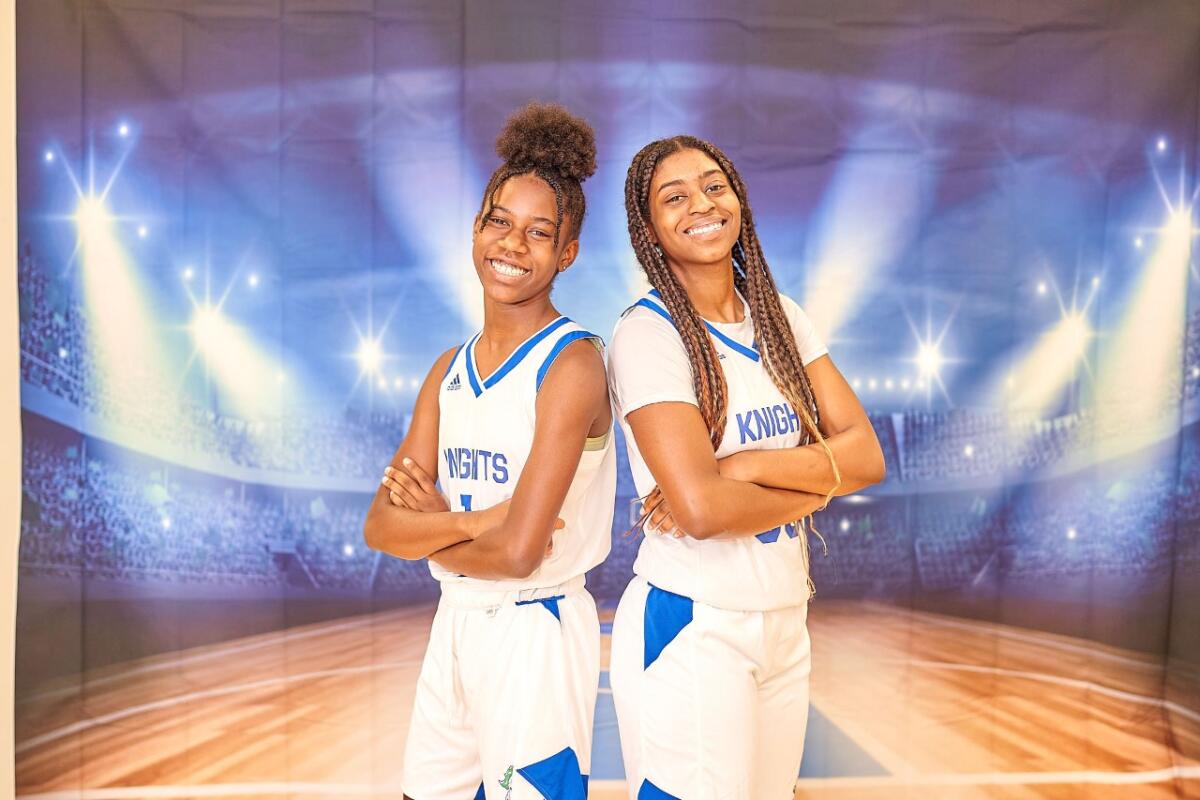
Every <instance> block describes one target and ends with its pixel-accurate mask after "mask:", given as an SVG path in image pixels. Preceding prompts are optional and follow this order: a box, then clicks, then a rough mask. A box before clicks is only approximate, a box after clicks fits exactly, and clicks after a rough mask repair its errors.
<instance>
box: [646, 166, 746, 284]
mask: <svg viewBox="0 0 1200 800" xmlns="http://www.w3.org/2000/svg"><path fill="white" fill-rule="evenodd" d="M649 205H650V234H651V238H652V239H653V240H654V241H655V242H656V243H657V244H658V245H659V246H660V247H662V249H663V253H664V254H665V255H666V257H667V261H668V262H669V263H672V264H674V265H677V266H679V267H683V268H687V267H688V266H690V265H707V264H714V263H720V262H728V261H729V260H730V257H731V253H732V251H733V245H734V242H736V241H737V238H738V234H739V233H740V232H741V229H742V204H741V203H740V202H738V198H737V194H736V193H735V192H734V191H733V188H732V187H731V186H730V185H729V178H728V177H727V176H726V175H725V173H724V172H722V171H721V167H720V166H719V165H718V164H717V162H716V161H713V160H712V158H710V157H709V156H708V155H707V154H706V153H704V152H702V151H700V150H692V149H689V150H681V151H679V152H677V153H672V154H671V155H669V156H667V157H666V158H664V159H663V160H662V161H660V162H659V164H658V168H657V169H655V171H654V177H653V179H652V180H651V181H650V198H649Z"/></svg>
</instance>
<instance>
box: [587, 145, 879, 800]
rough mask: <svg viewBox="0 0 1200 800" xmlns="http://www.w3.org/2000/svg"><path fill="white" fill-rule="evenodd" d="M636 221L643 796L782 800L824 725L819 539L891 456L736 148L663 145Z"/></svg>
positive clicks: (618, 683) (634, 595) (627, 339)
mask: <svg viewBox="0 0 1200 800" xmlns="http://www.w3.org/2000/svg"><path fill="white" fill-rule="evenodd" d="M625 209H626V213H627V215H628V219H629V235H630V238H631V240H632V243H633V249H634V252H635V253H636V255H637V259H638V262H639V263H640V264H641V266H642V269H643V270H645V273H646V276H647V277H648V278H649V280H650V283H651V284H652V285H653V287H654V288H653V289H652V290H651V291H650V292H649V293H647V294H646V295H645V296H643V297H642V298H641V299H639V300H638V301H637V303H636V304H634V305H633V306H632V307H630V309H629V310H628V311H626V312H625V314H624V315H622V318H621V319H620V320H619V321H618V323H617V327H616V331H615V332H614V334H613V340H612V344H611V345H610V348H609V360H608V367H609V384H610V389H611V390H612V394H613V403H614V407H615V408H616V410H617V412H618V416H619V418H620V420H621V425H622V426H623V428H624V431H625V435H626V443H627V446H628V448H629V462H630V466H631V468H632V470H633V477H634V482H635V483H636V486H637V490H638V493H639V494H640V495H642V496H643V497H644V498H645V505H644V516H643V525H644V527H645V529H646V531H647V536H646V538H645V539H644V540H643V542H642V544H641V549H640V552H639V553H638V557H637V561H636V563H635V564H634V572H635V576H634V579H633V580H632V581H631V582H630V584H629V587H628V588H627V589H626V591H625V594H624V596H623V597H622V598H621V603H620V606H619V607H618V609H617V614H616V619H615V621H614V624H613V635H612V666H611V677H612V690H613V697H614V700H615V701H616V707H617V719H618V724H619V727H620V734H621V748H622V753H623V757H624V761H625V773H626V777H627V779H628V780H629V792H630V797H636V798H652V799H655V800H656V799H658V798H685V799H686V800H699V799H700V798H753V800H763V798H774V799H775V800H783V798H784V797H791V796H792V792H793V790H794V785H795V782H796V778H797V777H798V775H799V770H800V757H801V754H802V751H803V749H804V734H805V725H806V722H807V717H808V676H809V666H810V644H809V638H808V632H807V628H806V620H807V607H808V601H809V597H810V594H811V583H810V580H809V576H808V528H810V527H811V523H812V515H813V512H815V511H818V510H820V509H822V508H823V507H824V506H825V504H826V503H827V502H828V500H829V499H830V498H831V497H833V496H834V495H838V494H847V493H849V492H853V491H856V490H858V489H860V488H862V487H864V486H867V485H869V484H872V483H875V482H877V481H880V480H882V478H883V473H884V463H883V453H882V451H881V450H880V447H879V442H878V441H877V439H876V438H875V432H874V430H873V428H872V427H871V425H870V422H869V420H868V419H867V415H866V413H865V412H864V411H863V408H862V406H861V405H860V404H859V402H858V399H857V398H856V397H855V395H854V393H853V391H852V390H851V389H850V387H849V386H848V385H847V383H846V381H845V380H844V379H843V378H842V376H841V374H840V373H839V372H838V370H837V368H836V367H834V365H833V362H832V361H831V360H830V358H829V355H828V351H827V349H826V348H825V346H824V345H823V344H822V342H821V340H820V339H819V337H818V336H817V334H816V332H815V331H814V329H813V326H812V323H811V322H810V321H809V319H808V317H807V316H805V314H804V312H803V311H802V310H801V309H800V307H799V306H798V305H796V303H795V302H793V301H792V300H791V299H790V298H788V297H785V296H783V295H781V294H780V293H779V291H778V290H777V289H776V287H775V281H774V279H773V278H772V276H771V271H770V269H769V268H768V267H767V261H766V258H765V257H764V255H763V250H762V246H761V245H760V244H759V240H758V234H757V232H756V230H755V227H754V218H753V216H752V215H751V212H750V204H749V201H748V199H747V195H746V187H745V185H744V184H743V182H742V179H741V176H740V175H739V174H738V172H737V170H736V169H735V168H734V166H733V164H732V163H731V162H730V161H729V159H728V158H727V157H726V156H725V154H724V153H722V152H721V151H720V150H719V149H718V148H717V147H715V146H714V145H712V144H710V143H708V142H705V141H702V140H700V139H696V138H694V137H691V136H676V137H673V138H670V139H663V140H660V141H656V142H653V143H651V144H649V145H647V146H646V147H644V148H642V150H641V151H640V152H639V153H638V154H637V155H636V156H635V157H634V159H633V163H632V164H631V165H630V167H629V173H628V175H627V177H626V180H625ZM814 531H815V529H814Z"/></svg>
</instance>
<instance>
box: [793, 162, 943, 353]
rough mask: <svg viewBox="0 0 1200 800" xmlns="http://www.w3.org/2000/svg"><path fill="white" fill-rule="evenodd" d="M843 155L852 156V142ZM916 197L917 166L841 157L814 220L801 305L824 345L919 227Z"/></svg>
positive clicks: (919, 205)
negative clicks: (810, 262) (812, 254)
mask: <svg viewBox="0 0 1200 800" xmlns="http://www.w3.org/2000/svg"><path fill="white" fill-rule="evenodd" d="M848 149H849V150H850V151H851V152H853V144H851V145H850V147H849V148H848ZM926 189H927V187H926ZM921 192H922V186H921V181H920V180H919V175H918V173H917V171H916V168H915V167H912V166H909V165H908V164H907V163H905V164H899V165H898V164H897V161H896V157H895V156H894V155H884V156H879V155H873V154H858V155H848V156H845V157H844V158H843V159H842V164H841V165H840V166H839V167H838V172H837V175H836V176H835V178H834V179H833V181H832V183H831V189H830V191H829V193H828V195H827V197H826V198H825V199H824V200H823V201H822V203H821V207H820V209H819V210H818V212H817V213H816V215H814V219H813V223H812V228H813V238H814V241H815V242H816V249H815V258H814V259H813V268H812V270H811V271H810V273H809V274H810V278H809V282H808V285H807V291H806V298H805V303H804V308H805V310H806V312H807V313H808V315H809V316H810V317H811V318H812V321H813V325H814V326H815V327H816V329H817V332H818V333H819V334H820V335H821V337H822V339H824V340H825V341H826V342H829V341H832V340H834V338H835V336H836V334H837V332H838V331H839V330H840V329H841V328H842V326H843V325H844V324H846V322H848V321H849V320H850V319H852V318H853V317H854V315H855V312H857V311H858V309H859V308H860V307H861V306H862V305H863V303H865V302H866V301H867V300H868V299H869V297H870V296H871V293H872V292H874V291H876V290H878V288H879V286H880V285H881V284H882V283H883V281H881V279H880V276H879V273H880V271H881V270H882V269H883V268H884V267H885V266H887V264H888V263H889V259H890V258H891V257H892V256H893V255H894V254H895V253H898V252H901V251H902V250H903V249H904V248H905V246H906V244H907V242H908V240H910V239H911V238H912V237H913V236H915V235H916V233H917V232H918V231H919V230H920V229H921V226H920V224H919V222H920V214H921V210H922V203H921V199H920V198H921ZM866 220H869V221H870V222H869V224H865V221H866Z"/></svg>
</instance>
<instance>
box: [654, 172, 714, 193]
mask: <svg viewBox="0 0 1200 800" xmlns="http://www.w3.org/2000/svg"><path fill="white" fill-rule="evenodd" d="M720 171H721V170H720V169H718V168H716V167H714V168H713V169H710V170H709V171H708V172H702V173H700V180H704V179H705V178H707V177H708V176H709V175H712V174H713V173H714V172H720ZM676 185H680V186H682V185H683V178H676V179H675V180H673V181H667V182H666V183H664V184H663V185H662V186H659V187H658V190H657V192H655V194H657V193H658V192H661V191H662V190H663V189H665V188H667V187H668V186H676Z"/></svg>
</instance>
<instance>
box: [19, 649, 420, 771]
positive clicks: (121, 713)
mask: <svg viewBox="0 0 1200 800" xmlns="http://www.w3.org/2000/svg"><path fill="white" fill-rule="evenodd" d="M419 663H420V659H414V660H411V661H381V662H378V663H376V664H365V665H363V666H359V667H334V668H332V669H320V670H314V671H312V672H298V673H296V674H295V675H283V676H280V677H278V678H264V679H263V680H260V681H251V682H250V683H235V684H232V685H229V686H214V687H212V688H210V689H198V690H196V691H194V692H187V693H185V694H177V695H171V696H170V697H163V698H161V699H159V700H152V701H151V702H149V703H141V704H139V705H136V706H128V707H126V708H122V709H118V710H116V711H110V712H108V713H107V714H101V715H99V716H96V717H88V718H87V719H82V720H78V721H77V722H72V723H71V724H70V725H64V726H63V727H61V728H56V729H54V730H50V731H47V732H46V733H43V734H40V735H38V736H34V737H32V738H29V739H24V740H22V741H21V742H18V743H17V745H16V748H15V749H14V751H13V752H14V754H19V753H24V752H26V751H27V750H32V749H33V748H35V747H40V746H41V745H43V744H46V743H48V742H53V741H55V740H57V739H61V738H62V737H64V736H70V735H71V734H73V733H80V732H82V731H86V730H88V729H89V728H94V727H96V726H97V725H107V724H108V723H110V722H115V721H117V720H119V719H125V718H126V717H132V716H136V715H138V714H142V713H145V712H147V711H157V710H159V709H162V708H170V707H171V706H176V705H181V704H183V703H190V702H191V701H193V700H201V699H205V698H209V697H221V696H223V695H227V694H237V693H238V692H246V691H251V690H253V689H265V688H269V687H272V686H277V685H279V684H283V683H290V682H292V681H300V680H309V679H311V678H328V677H332V676H335V675H349V674H358V673H363V672H374V671H375V670H379V669H399V668H402V667H409V666H414V665H417V664H419Z"/></svg>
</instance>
